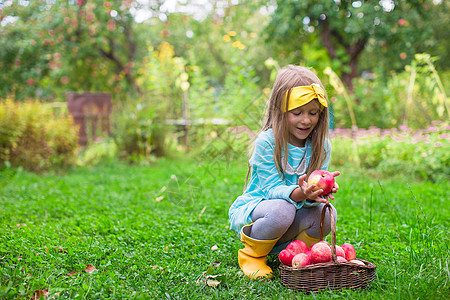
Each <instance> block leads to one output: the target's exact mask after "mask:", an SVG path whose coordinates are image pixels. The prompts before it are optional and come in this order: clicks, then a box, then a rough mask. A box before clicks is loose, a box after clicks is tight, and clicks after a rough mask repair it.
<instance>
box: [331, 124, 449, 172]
mask: <svg viewBox="0 0 450 300" xmlns="http://www.w3.org/2000/svg"><path fill="white" fill-rule="evenodd" d="M448 130H449V126H448V125H446V124H445V123H442V122H434V124H433V126H429V127H428V128H427V129H421V130H415V131H413V130H411V129H410V128H408V127H406V126H401V127H400V128H399V129H384V130H382V129H379V128H375V127H371V128H370V129H368V130H366V129H359V130H358V131H354V132H352V131H351V130H350V129H335V130H334V131H333V132H332V134H333V140H332V144H333V155H332V156H333V157H332V164H333V167H335V168H339V167H343V166H346V165H352V167H359V168H362V169H366V170H369V171H370V172H371V173H372V174H374V175H377V176H383V177H386V176H395V175H400V174H402V175H408V176H412V177H414V178H421V179H426V180H431V181H441V180H449V179H450V178H449V177H450V167H449V166H450V149H449V148H450V147H449V144H448V142H447V140H448V138H449V135H448ZM349 149H353V150H352V151H349Z"/></svg>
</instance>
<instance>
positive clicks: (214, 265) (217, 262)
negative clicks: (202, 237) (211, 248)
mask: <svg viewBox="0 0 450 300" xmlns="http://www.w3.org/2000/svg"><path fill="white" fill-rule="evenodd" d="M212 265H213V267H214V268H217V267H218V266H220V261H215V262H213V264H212Z"/></svg>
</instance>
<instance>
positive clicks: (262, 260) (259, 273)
mask: <svg viewBox="0 0 450 300" xmlns="http://www.w3.org/2000/svg"><path fill="white" fill-rule="evenodd" d="M251 228H252V225H246V226H244V227H242V230H241V242H243V243H244V245H245V247H244V249H240V250H239V251H238V261H239V267H240V268H241V270H242V271H243V272H244V274H245V275H247V276H248V277H250V278H258V277H267V278H272V269H271V268H270V267H269V266H268V265H267V264H266V261H267V255H268V254H269V252H270V250H272V248H273V247H274V246H275V244H276V243H277V241H278V240H279V239H280V238H277V239H274V240H256V239H253V238H251V237H250V230H251Z"/></svg>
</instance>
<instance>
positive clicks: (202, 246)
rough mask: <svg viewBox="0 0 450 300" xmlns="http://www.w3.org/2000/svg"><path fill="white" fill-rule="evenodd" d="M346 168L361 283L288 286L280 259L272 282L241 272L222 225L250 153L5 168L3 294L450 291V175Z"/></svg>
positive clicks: (343, 197) (342, 194)
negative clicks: (65, 168) (336, 287)
mask: <svg viewBox="0 0 450 300" xmlns="http://www.w3.org/2000/svg"><path fill="white" fill-rule="evenodd" d="M341 172H342V175H341V176H340V177H338V182H339V185H340V190H339V192H338V194H336V200H335V201H334V202H333V203H334V205H335V207H336V208H337V210H338V223H337V243H338V244H342V243H344V242H349V243H352V244H353V245H354V246H355V248H356V251H357V257H358V258H362V259H365V260H368V261H371V262H373V263H375V264H376V265H377V278H376V280H375V281H374V282H373V283H372V284H371V285H370V288H368V289H366V290H360V291H350V290H344V291H333V292H331V291H324V292H321V293H320V294H312V295H306V294H303V293H300V292H297V291H293V290H289V289H287V288H285V287H283V286H282V285H281V283H280V277H279V271H278V269H277V267H278V261H277V257H276V256H273V257H269V264H270V265H271V266H272V267H273V268H274V270H275V276H274V279H273V280H256V281H251V280H249V279H247V278H246V277H244V276H242V273H241V271H240V269H239V266H238V263H237V251H238V249H240V248H241V243H240V242H239V239H238V238H237V234H236V233H234V232H232V231H231V230H229V229H228V223H227V221H228V208H229V206H230V204H231V202H232V201H233V200H234V198H235V197H236V196H237V195H238V194H239V193H240V192H241V191H242V184H243V179H244V177H245V173H246V163H245V161H241V162H233V163H227V162H221V161H218V160H217V161H213V162H205V161H197V162H196V161H188V162H183V161H181V160H176V161H169V160H161V161H158V162H156V163H155V164H153V165H150V166H131V167H130V166H126V165H123V164H114V165H108V166H101V167H95V168H93V169H74V170H70V171H69V172H67V173H65V174H59V175H58V174H40V175H37V174H32V173H27V172H12V171H4V172H2V173H0V299H19V298H20V299H30V298H31V297H32V296H33V293H34V292H35V291H43V293H48V297H47V298H48V299H50V298H52V299H53V298H70V299H83V298H85V299H101V298H111V299H121V298H133V299H134V298H137V299H298V298H305V299H317V298H320V299H335V298H339V299H340V298H344V299H345V298H347V299H449V297H450V290H449V284H450V283H449V279H450V274H449V261H450V258H449V257H450V255H449V246H450V241H449V239H450V236H449V229H448V228H449V225H450V224H449V220H450V215H449V209H448V208H449V205H448V202H447V201H448V191H449V183H448V182H442V183H440V184H433V183H431V182H423V181H422V182H420V181H417V182H416V181H414V180H410V179H408V177H407V176H401V175H399V176H397V178H381V179H375V178H367V177H365V176H364V174H361V173H355V172H354V171H352V170H341ZM88 265H91V266H92V267H90V268H91V269H89V268H88V269H87V270H86V268H87V266H88ZM93 268H95V270H94V271H93V272H91V270H93ZM213 275H218V276H216V277H214V276H213ZM208 279H209V280H210V281H209V283H214V281H211V280H216V281H217V282H220V283H219V284H218V285H217V286H209V285H208V284H206V283H207V282H208ZM217 282H216V283H217ZM211 285H214V284H211Z"/></svg>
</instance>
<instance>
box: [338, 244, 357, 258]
mask: <svg viewBox="0 0 450 300" xmlns="http://www.w3.org/2000/svg"><path fill="white" fill-rule="evenodd" d="M341 247H342V249H344V252H345V259H346V260H348V261H351V260H354V259H355V258H356V250H355V248H354V247H353V246H352V245H351V244H349V243H344V244H342V245H341Z"/></svg>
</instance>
